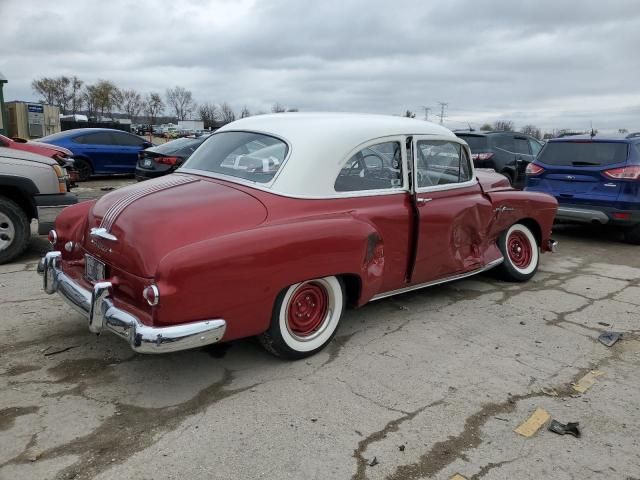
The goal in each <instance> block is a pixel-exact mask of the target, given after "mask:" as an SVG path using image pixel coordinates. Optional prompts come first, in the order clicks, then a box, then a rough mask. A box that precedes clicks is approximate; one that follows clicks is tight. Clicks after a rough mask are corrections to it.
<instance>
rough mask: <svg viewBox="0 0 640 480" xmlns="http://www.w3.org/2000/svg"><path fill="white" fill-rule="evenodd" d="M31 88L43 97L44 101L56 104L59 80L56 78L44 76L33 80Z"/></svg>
mask: <svg viewBox="0 0 640 480" xmlns="http://www.w3.org/2000/svg"><path fill="white" fill-rule="evenodd" d="M31 88H32V89H33V91H35V92H36V93H37V94H38V95H40V96H41V97H42V102H43V103H47V104H49V105H54V102H55V101H56V96H57V90H58V86H57V82H56V79H55V78H49V77H42V78H38V79H35V80H33V81H32V82H31Z"/></svg>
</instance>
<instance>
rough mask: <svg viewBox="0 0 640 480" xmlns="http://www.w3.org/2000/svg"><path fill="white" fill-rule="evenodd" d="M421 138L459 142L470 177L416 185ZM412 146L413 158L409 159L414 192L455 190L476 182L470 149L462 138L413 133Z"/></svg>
mask: <svg viewBox="0 0 640 480" xmlns="http://www.w3.org/2000/svg"><path fill="white" fill-rule="evenodd" d="M421 140H435V141H444V142H451V143H457V144H459V145H460V146H461V148H462V149H463V150H464V151H465V154H466V157H467V162H468V164H469V175H470V176H471V178H470V179H469V180H467V181H465V182H459V183H447V184H445V185H432V186H429V187H418V186H417V185H418V178H417V172H418V169H417V159H418V142H419V141H421ZM412 147H413V158H412V159H411V161H412V162H413V165H412V167H413V168H412V173H413V185H414V189H415V193H428V192H440V191H446V190H457V189H459V188H466V187H471V186H473V185H477V184H478V179H477V178H476V174H475V167H474V165H473V162H472V161H471V149H470V148H469V145H468V144H467V142H465V141H464V140H461V139H460V138H458V137H454V138H452V137H447V136H443V135H414V136H413V141H412Z"/></svg>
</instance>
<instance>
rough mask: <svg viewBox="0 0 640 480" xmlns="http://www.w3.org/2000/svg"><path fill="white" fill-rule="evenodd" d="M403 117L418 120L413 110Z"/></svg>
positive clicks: (405, 113)
mask: <svg viewBox="0 0 640 480" xmlns="http://www.w3.org/2000/svg"><path fill="white" fill-rule="evenodd" d="M402 116H403V117H407V118H416V114H415V113H414V112H412V111H411V110H407V111H406V112H404V115H402Z"/></svg>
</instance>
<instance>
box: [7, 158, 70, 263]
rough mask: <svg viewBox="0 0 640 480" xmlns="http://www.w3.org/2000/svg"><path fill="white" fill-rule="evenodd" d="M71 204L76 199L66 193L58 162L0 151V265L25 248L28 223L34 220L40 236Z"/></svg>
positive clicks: (29, 231) (29, 229)
mask: <svg viewBox="0 0 640 480" xmlns="http://www.w3.org/2000/svg"><path fill="white" fill-rule="evenodd" d="M74 203H78V199H77V197H76V196H75V195H74V194H71V193H69V192H68V191H67V172H66V171H65V169H64V168H63V167H61V166H60V165H58V162H56V161H55V160H53V159H52V158H48V157H45V156H42V155H37V154H35V153H30V152H25V151H21V150H16V149H10V148H5V147H0V264H3V263H6V262H9V261H11V260H13V259H14V258H16V257H17V256H18V255H20V254H21V253H22V252H24V250H25V249H26V248H27V245H28V244H29V237H30V236H31V220H33V219H37V220H38V234H40V235H44V234H46V233H47V232H48V231H49V230H50V229H52V228H53V222H54V220H55V219H56V217H57V216H58V213H60V211H61V210H62V209H63V208H64V207H67V206H69V205H73V204H74Z"/></svg>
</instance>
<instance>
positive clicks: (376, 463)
mask: <svg viewBox="0 0 640 480" xmlns="http://www.w3.org/2000/svg"><path fill="white" fill-rule="evenodd" d="M378 463H379V462H378V457H373V460H371V461H370V462H369V466H370V467H375V466H376V465H378Z"/></svg>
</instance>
